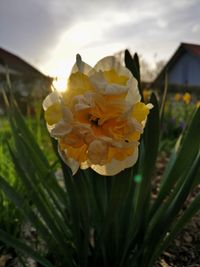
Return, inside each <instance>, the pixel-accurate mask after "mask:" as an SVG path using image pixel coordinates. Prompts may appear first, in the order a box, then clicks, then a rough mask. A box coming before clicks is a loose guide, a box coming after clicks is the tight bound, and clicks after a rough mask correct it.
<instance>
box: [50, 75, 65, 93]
mask: <svg viewBox="0 0 200 267" xmlns="http://www.w3.org/2000/svg"><path fill="white" fill-rule="evenodd" d="M53 87H54V88H55V89H56V90H57V91H59V92H64V91H65V90H67V78H66V77H56V78H55V79H54V81H53Z"/></svg>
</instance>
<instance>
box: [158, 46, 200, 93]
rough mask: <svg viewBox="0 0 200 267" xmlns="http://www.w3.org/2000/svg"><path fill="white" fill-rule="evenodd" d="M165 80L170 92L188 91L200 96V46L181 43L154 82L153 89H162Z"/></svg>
mask: <svg viewBox="0 0 200 267" xmlns="http://www.w3.org/2000/svg"><path fill="white" fill-rule="evenodd" d="M166 74H167V75H166ZM165 78H167V82H168V85H169V89H170V90H172V91H182V92H185V91H188V90H190V91H193V92H195V93H197V94H200V45H197V44H189V43H181V44H180V46H179V47H178V49H177V50H176V51H175V53H174V54H173V55H172V57H171V58H170V60H169V61H168V62H167V64H166V65H165V66H164V68H163V69H162V70H161V72H160V73H159V75H158V76H157V78H156V79H155V80H154V82H153V87H157V88H163V86H164V83H165Z"/></svg>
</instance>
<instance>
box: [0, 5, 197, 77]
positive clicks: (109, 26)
mask: <svg viewBox="0 0 200 267" xmlns="http://www.w3.org/2000/svg"><path fill="white" fill-rule="evenodd" d="M180 42H192V43H198V44H200V0H132V1H131V0H116V1H114V0H110V1H109V0H70V1H68V0H43V1H42V0H0V47H3V48H5V49H7V50H9V51H11V52H14V53H16V54H17V55H19V56H21V57H22V58H23V59H25V60H26V61H28V62H30V63H31V64H33V65H34V66H36V67H37V68H39V69H40V70H41V71H43V72H44V73H46V74H49V75H54V76H55V75H58V76H62V75H64V74H65V73H68V72H69V68H70V66H71V65H72V64H73V62H74V60H75V55H76V53H80V54H81V55H82V57H83V59H84V60H85V61H86V62H88V63H89V64H92V65H93V64H95V62H96V61H97V60H98V59H100V58H101V57H103V56H106V55H110V54H113V53H115V52H117V51H119V50H123V49H125V48H129V49H130V50H131V52H132V53H134V52H135V51H137V52H138V53H139V54H142V55H143V57H144V58H145V59H147V60H148V61H150V62H151V63H153V62H155V61H158V60H160V59H166V60H167V59H168V58H169V57H170V56H171V55H172V53H173V52H174V51H175V50H176V48H177V47H178V45H179V44H180Z"/></svg>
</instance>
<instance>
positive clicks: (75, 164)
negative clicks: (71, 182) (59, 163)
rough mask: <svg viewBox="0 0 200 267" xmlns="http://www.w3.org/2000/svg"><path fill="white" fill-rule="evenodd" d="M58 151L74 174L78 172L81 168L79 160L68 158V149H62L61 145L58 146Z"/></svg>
mask: <svg viewBox="0 0 200 267" xmlns="http://www.w3.org/2000/svg"><path fill="white" fill-rule="evenodd" d="M58 153H59V155H60V157H61V159H62V160H63V161H64V163H65V164H66V165H67V166H68V167H69V168H70V169H71V171H72V174H73V175H74V174H76V172H77V171H78V169H79V164H78V162H77V161H76V160H74V159H72V158H68V157H67V156H66V154H67V151H61V150H60V147H59V146H58Z"/></svg>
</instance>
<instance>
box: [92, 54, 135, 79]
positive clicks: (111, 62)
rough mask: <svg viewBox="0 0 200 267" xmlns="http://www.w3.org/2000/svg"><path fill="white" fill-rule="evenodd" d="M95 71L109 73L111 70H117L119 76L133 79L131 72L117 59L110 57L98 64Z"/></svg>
mask: <svg viewBox="0 0 200 267" xmlns="http://www.w3.org/2000/svg"><path fill="white" fill-rule="evenodd" d="M94 69H95V70H96V71H108V70H111V69H114V70H116V72H117V73H118V74H119V75H124V76H127V77H129V78H131V77H132V74H131V72H130V71H129V70H128V69H127V68H126V67H124V66H123V65H122V64H121V63H120V62H119V61H118V60H117V59H116V57H113V56H109V57H104V58H102V59H101V60H100V61H98V62H97V64H96V65H95V66H94Z"/></svg>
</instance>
